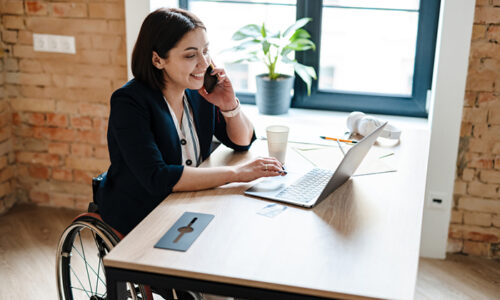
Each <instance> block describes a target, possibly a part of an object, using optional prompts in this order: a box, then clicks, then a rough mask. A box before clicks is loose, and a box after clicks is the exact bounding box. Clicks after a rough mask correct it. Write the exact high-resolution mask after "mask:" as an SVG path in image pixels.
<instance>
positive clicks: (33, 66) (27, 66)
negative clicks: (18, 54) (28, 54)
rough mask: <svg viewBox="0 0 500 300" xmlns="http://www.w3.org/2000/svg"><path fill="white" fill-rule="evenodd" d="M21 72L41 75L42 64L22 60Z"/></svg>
mask: <svg viewBox="0 0 500 300" xmlns="http://www.w3.org/2000/svg"><path fill="white" fill-rule="evenodd" d="M19 70H20V71H21V72H23V73H41V72H42V64H41V63H40V61H38V60H35V59H20V60H19ZM47 77H48V76H47Z"/></svg>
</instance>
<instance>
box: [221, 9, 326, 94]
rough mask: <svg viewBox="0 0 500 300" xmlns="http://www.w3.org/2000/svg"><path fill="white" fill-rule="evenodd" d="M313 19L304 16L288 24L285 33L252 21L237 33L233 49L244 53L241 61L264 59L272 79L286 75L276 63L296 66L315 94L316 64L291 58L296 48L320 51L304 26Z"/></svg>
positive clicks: (309, 90)
mask: <svg viewBox="0 0 500 300" xmlns="http://www.w3.org/2000/svg"><path fill="white" fill-rule="evenodd" d="M311 20H312V19H311V18H302V19H300V20H297V21H296V22H295V23H294V24H292V25H291V26H290V27H288V28H287V29H286V30H285V31H283V33H281V31H278V32H277V33H272V32H270V31H269V30H268V29H267V28H266V26H265V24H264V23H262V25H261V26H259V25H256V24H248V25H245V26H243V27H242V28H240V29H239V30H238V31H236V32H235V33H234V34H233V37H232V39H233V40H234V41H237V42H238V44H237V45H236V46H234V47H233V48H231V49H229V50H231V51H234V52H236V53H238V54H239V55H241V58H240V59H238V60H237V61H235V63H238V62H244V61H249V62H256V61H260V62H263V63H264V64H265V65H266V67H267V69H268V71H269V72H268V75H269V79H270V80H277V79H278V78H279V77H280V76H282V74H280V73H278V72H277V71H276V64H277V63H278V62H279V61H281V62H283V63H285V64H291V65H293V68H294V71H295V73H297V75H299V77H300V78H301V79H302V80H303V81H304V82H305V83H306V85H307V94H308V95H310V94H311V84H312V80H313V79H316V72H315V71H314V68H313V67H310V66H306V65H303V64H300V63H299V62H297V60H296V59H291V58H289V55H290V54H292V53H293V52H294V51H306V50H309V49H312V50H316V45H315V44H314V42H313V41H311V40H310V37H311V35H310V34H309V32H307V30H305V29H303V28H302V27H304V26H305V25H306V24H307V23H309V22H310V21H311Z"/></svg>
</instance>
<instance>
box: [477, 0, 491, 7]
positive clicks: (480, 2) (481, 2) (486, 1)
mask: <svg viewBox="0 0 500 300" xmlns="http://www.w3.org/2000/svg"><path fill="white" fill-rule="evenodd" d="M490 1H491V0H476V6H485V5H490Z"/></svg>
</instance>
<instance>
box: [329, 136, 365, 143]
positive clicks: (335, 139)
mask: <svg viewBox="0 0 500 300" xmlns="http://www.w3.org/2000/svg"><path fill="white" fill-rule="evenodd" d="M320 138H322V139H324V140H331V141H338V142H344V143H352V144H356V143H357V142H358V141H352V140H344V139H338V138H332V137H328V136H320Z"/></svg>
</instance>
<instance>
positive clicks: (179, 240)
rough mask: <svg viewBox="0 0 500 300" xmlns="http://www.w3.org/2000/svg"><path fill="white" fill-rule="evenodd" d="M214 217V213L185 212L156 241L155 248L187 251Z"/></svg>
mask: <svg viewBox="0 0 500 300" xmlns="http://www.w3.org/2000/svg"><path fill="white" fill-rule="evenodd" d="M213 218H214V215H209V214H202V213H193V212H185V213H184V214H183V215H182V216H181V217H180V218H179V219H178V220H177V222H175V224H174V225H173V226H172V227H170V229H169V230H168V231H167V233H165V235H164V236H163V237H162V238H161V239H160V240H159V241H158V243H156V245H155V248H162V249H170V250H177V251H186V250H187V249H189V247H190V246H191V245H192V244H193V243H194V241H195V240H196V238H198V236H199V235H200V234H201V232H202V231H203V229H205V227H207V225H208V223H210V221H212V219H213Z"/></svg>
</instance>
